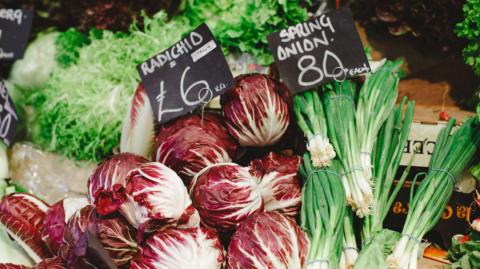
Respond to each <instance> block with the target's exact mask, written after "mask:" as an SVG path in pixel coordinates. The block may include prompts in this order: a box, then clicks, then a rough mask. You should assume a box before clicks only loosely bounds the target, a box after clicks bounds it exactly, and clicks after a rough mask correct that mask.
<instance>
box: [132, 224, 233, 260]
mask: <svg viewBox="0 0 480 269" xmlns="http://www.w3.org/2000/svg"><path fill="white" fill-rule="evenodd" d="M224 264H225V251H224V250H223V247H222V244H221V243H220V240H219V238H218V236H217V234H216V233H215V232H214V231H213V230H209V229H205V228H190V229H168V230H165V231H161V232H157V233H156V234H154V235H153V236H152V237H150V238H149V239H148V240H147V241H146V243H145V245H144V246H143V247H140V248H139V253H138V255H137V256H136V257H135V258H134V259H133V261H132V263H131V266H130V268H131V269H171V268H196V269H222V268H224Z"/></svg>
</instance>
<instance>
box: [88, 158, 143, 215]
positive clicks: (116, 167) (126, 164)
mask: <svg viewBox="0 0 480 269" xmlns="http://www.w3.org/2000/svg"><path fill="white" fill-rule="evenodd" d="M146 162H148V160H147V159H145V158H144V157H141V156H138V155H135V154H132V153H120V154H117V155H114V156H112V157H111V158H109V159H107V160H105V161H103V162H102V163H101V164H100V165H99V166H98V167H97V168H96V169H95V171H94V172H93V174H92V175H91V176H90V178H89V179H88V199H89V202H90V203H91V204H94V205H95V206H96V210H97V212H98V213H99V214H101V215H108V214H110V213H113V212H115V211H117V210H118V208H119V207H120V205H121V204H122V202H123V199H122V197H118V196H117V195H116V194H117V193H116V192H115V189H116V188H120V187H122V186H123V185H124V184H125V178H126V176H127V174H128V172H130V170H132V169H134V168H137V167H138V166H140V165H141V164H142V163H146Z"/></svg>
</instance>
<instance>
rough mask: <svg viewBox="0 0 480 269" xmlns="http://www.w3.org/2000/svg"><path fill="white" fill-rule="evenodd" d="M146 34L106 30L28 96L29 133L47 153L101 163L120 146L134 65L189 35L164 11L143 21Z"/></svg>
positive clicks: (185, 24) (183, 23)
mask: <svg viewBox="0 0 480 269" xmlns="http://www.w3.org/2000/svg"><path fill="white" fill-rule="evenodd" d="M144 24H145V29H144V31H140V30H139V29H138V27H136V26H135V25H133V26H132V27H131V30H130V32H129V33H128V34H118V33H113V32H109V31H103V33H102V37H101V38H92V39H91V41H90V44H89V45H87V46H84V47H82V48H80V49H78V59H76V60H75V62H76V63H75V64H71V65H70V66H69V67H67V68H57V69H55V70H54V72H52V75H51V78H50V79H49V81H48V84H47V86H46V87H45V89H43V90H41V91H36V92H34V93H33V94H32V95H31V96H29V97H28V104H29V105H30V106H31V107H32V108H33V113H32V117H29V118H30V119H31V122H30V124H29V126H30V130H29V134H30V136H31V139H32V141H33V142H34V143H35V144H37V145H39V146H40V147H42V148H43V149H45V150H49V151H54V152H58V153H60V154H63V155H65V156H67V157H69V158H74V159H77V160H92V161H100V160H101V159H103V158H104V157H106V156H108V155H110V154H112V152H113V151H114V150H115V149H116V148H117V147H118V145H119V141H120V133H121V128H122V122H123V118H124V116H125V113H126V110H127V108H128V104H129V102H130V101H131V97H132V95H133V92H134V91H135V89H136V87H137V86H138V83H139V81H140V77H139V75H138V73H137V70H136V66H137V65H138V64H140V63H141V62H142V61H144V60H145V59H148V58H149V57H151V56H153V55H154V54H156V53H158V52H159V51H162V50H164V49H166V48H168V47H169V46H170V45H172V44H173V43H174V42H176V41H177V40H179V39H180V38H181V36H182V34H183V33H186V32H188V31H190V30H191V27H190V25H189V23H188V22H186V21H185V20H184V19H182V18H178V19H175V20H172V21H169V22H168V23H167V15H166V14H165V13H164V12H160V13H158V14H156V15H155V16H154V17H153V18H151V19H150V18H145V21H144Z"/></svg>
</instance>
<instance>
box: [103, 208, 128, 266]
mask: <svg viewBox="0 0 480 269" xmlns="http://www.w3.org/2000/svg"><path fill="white" fill-rule="evenodd" d="M98 240H99V241H100V243H102V245H103V247H104V248H105V250H107V252H108V254H109V256H110V257H111V258H112V260H113V262H114V263H115V264H116V265H117V266H123V265H126V264H128V263H129V262H130V260H131V259H132V258H133V256H134V255H135V253H136V252H137V241H136V240H137V232H136V230H135V229H134V228H133V227H132V226H131V225H130V224H129V223H128V222H127V221H126V220H125V219H124V218H123V217H121V216H117V217H110V218H106V219H99V220H98Z"/></svg>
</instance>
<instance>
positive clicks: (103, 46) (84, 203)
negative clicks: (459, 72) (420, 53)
mask: <svg viewBox="0 0 480 269" xmlns="http://www.w3.org/2000/svg"><path fill="white" fill-rule="evenodd" d="M27 2H28V3H27ZM31 2H32V3H30V2H29V1H25V5H27V6H28V4H29V3H30V5H33V6H35V7H37V6H38V7H42V8H47V9H48V10H49V12H51V14H57V13H58V12H60V13H62V9H63V8H65V7H67V6H68V9H70V10H69V12H70V13H68V14H70V15H69V18H68V20H67V19H65V18H63V17H58V18H57V17H55V18H54V17H52V18H51V20H50V19H48V20H45V18H43V19H42V21H43V22H48V23H53V24H54V26H56V29H44V28H42V29H41V31H37V30H34V36H35V37H34V38H33V39H32V41H31V42H30V43H29V45H28V47H27V48H26V51H25V54H24V57H23V59H20V60H17V61H15V63H14V64H13V67H12V70H11V72H10V73H9V77H8V80H6V81H5V83H3V82H2V85H3V87H2V95H1V96H0V97H1V98H2V100H5V102H6V103H8V102H9V100H10V99H9V98H10V97H11V99H12V101H11V102H12V103H13V104H14V105H15V108H16V111H17V112H18V113H16V114H15V116H16V115H17V114H18V119H16V120H18V124H17V122H15V124H13V125H12V126H11V125H10V121H8V122H7V121H6V120H5V119H2V115H3V114H1V113H0V140H3V141H0V249H1V251H0V269H3V268H4V269H15V268H20V269H28V268H38V269H40V268H59V269H61V268H65V269H71V268H109V269H110V268H112V269H115V268H120V269H126V268H135V269H162V268H165V269H171V268H181V269H191V268H193V269H195V268H198V269H226V268H232V269H233V268H238V269H240V268H252V269H254V268H255V269H277V268H279V269H337V268H341V269H364V268H373V269H416V268H422V265H421V264H422V262H421V261H420V262H419V259H421V258H422V256H423V255H424V253H423V250H424V247H425V246H426V245H428V243H427V242H426V239H429V240H431V237H430V236H429V232H431V231H432V230H433V229H434V227H435V226H436V225H437V224H438V223H439V222H440V221H441V219H442V217H443V216H444V215H445V214H454V212H453V210H452V209H451V208H450V209H449V205H448V203H449V200H450V197H451V196H452V194H453V193H454V191H455V190H460V189H462V190H463V189H469V190H476V189H477V188H476V187H477V185H476V182H475V180H474V179H473V178H477V179H480V164H478V162H479V161H480V103H478V105H477V104H475V109H476V110H475V112H473V111H469V112H465V114H462V115H467V117H461V116H460V117H457V116H456V115H450V114H448V113H447V111H446V110H445V109H444V105H443V107H442V109H441V111H435V113H437V114H438V116H437V115H436V117H438V118H439V119H440V122H441V123H440V126H441V127H439V128H438V129H439V130H440V132H439V133H438V135H437V134H435V136H434V137H433V138H432V140H433V141H432V143H431V144H428V143H427V141H413V142H412V141H410V140H411V136H410V135H411V133H412V129H413V126H415V123H416V122H415V115H416V113H418V112H419V111H421V109H419V108H418V106H417V104H418V102H417V100H415V98H412V96H410V95H409V94H408V92H407V93H406V94H405V92H402V81H403V80H404V79H405V77H406V78H407V79H408V78H409V77H408V76H409V75H411V74H409V67H408V64H410V63H409V62H408V60H407V59H390V58H389V59H387V58H386V57H378V55H379V53H378V52H376V51H372V49H370V48H364V47H363V46H362V43H361V39H362V41H363V39H365V38H367V37H365V36H363V35H362V36H360V35H359V34H358V32H357V30H356V29H361V28H359V27H360V26H358V25H357V26H355V23H354V21H353V18H357V19H359V20H360V22H361V23H363V24H365V25H367V27H370V26H371V25H375V26H379V25H380V26H383V27H385V25H386V27H387V28H388V29H389V31H390V33H392V34H400V33H401V34H403V33H406V32H411V33H412V34H414V35H418V37H419V38H420V39H421V40H422V41H421V43H419V44H427V43H429V41H430V40H432V39H438V41H439V42H438V44H437V45H440V46H444V48H447V47H448V49H449V50H450V49H451V48H456V47H457V46H461V45H462V42H460V41H459V38H457V37H455V36H454V35H453V28H454V26H453V25H454V23H456V22H459V20H460V18H457V17H458V16H459V15H458V14H457V13H459V12H458V11H459V10H457V9H458V8H459V4H458V3H457V2H455V1H452V2H451V3H449V4H445V5H440V4H434V5H432V6H431V9H427V8H426V7H425V6H423V5H419V4H418V3H415V4H412V3H407V2H408V1H406V2H401V3H400V4H398V3H397V2H396V1H388V2H386V3H377V2H378V1H373V2H372V3H368V5H367V4H365V3H363V2H364V1H358V0H357V1H352V3H351V4H350V6H351V7H352V10H353V12H354V14H353V16H352V14H351V11H350V9H349V8H348V7H347V5H345V3H343V1H279V0H268V1H255V0H246V1H244V0H225V1H212V0H206V1H200V0H198V1H197V0H191V1H172V2H171V3H170V2H169V1H158V2H156V3H153V2H151V1H138V2H136V3H127V2H128V1H121V0H115V1H111V2H108V1H78V2H76V3H63V1H58V3H59V4H58V5H53V4H52V3H54V2H55V3H56V1H45V2H42V3H43V4H41V5H40V4H38V3H36V2H35V1H31ZM107 2H108V3H107ZM477 2H478V1H475V0H468V1H466V4H465V6H464V9H463V10H464V17H465V18H464V21H463V22H460V23H459V24H458V25H457V26H456V32H457V34H458V35H459V37H466V38H467V39H469V42H470V43H469V45H468V46H467V48H465V50H464V54H463V57H465V61H466V64H468V65H471V66H472V67H473V69H474V70H475V68H476V60H475V57H476V56H477V55H476V54H475V46H476V45H477V44H475V41H474V40H476V39H475V36H474V35H475V29H474V28H475V27H476V26H475V25H473V24H475V23H474V22H476V21H477V20H478V16H477V14H476V13H475V10H477V9H478V7H477V4H478V5H479V6H480V3H477ZM7 5H8V3H7ZM50 5H53V6H50ZM359 6H365V9H364V10H361V11H359ZM1 7H2V6H1V5H0V33H1V30H2V27H4V26H3V24H2V20H5V19H7V20H8V16H6V15H5V14H9V13H8V11H5V12H3V11H4V10H5V9H1ZM8 7H9V8H16V6H13V5H10V6H8ZM445 7H451V8H455V9H454V11H456V13H455V14H452V15H447V14H443V13H442V12H441V11H442V10H443V8H445ZM407 10H413V11H415V12H414V13H413V14H410V15H409V14H406V13H405V12H406V11H407ZM427 10H430V11H431V12H432V14H425V13H426V12H427ZM2 12H3V13H2ZM372 12H374V14H375V16H374V17H373V21H372V20H370V19H367V18H366V17H365V14H372ZM2 14H3V15H2ZM49 14H50V13H49ZM438 14H442V16H436V15H438ZM430 15H431V16H430ZM2 16H3V17H2ZM47 17H48V16H47ZM54 19H55V20H54ZM433 19H434V20H433ZM419 21H421V22H423V23H429V22H432V21H435V22H438V21H439V22H441V23H443V24H447V23H448V27H447V28H448V29H447V30H448V31H446V32H439V31H432V29H433V30H437V28H436V26H432V25H424V26H423V27H420V26H419V25H418V22H419ZM199 25H200V27H199ZM446 26H447V25H446ZM477 26H478V25H477ZM356 27H357V28H356ZM429 27H430V28H429ZM34 29H36V28H35V27H34ZM372 29H375V27H373V28H371V29H370V28H369V30H372ZM429 31H430V32H429ZM205 32H207V34H208V38H204V37H205V36H207V35H205V36H202V33H205ZM210 32H211V33H210ZM212 34H213V37H212ZM272 36H273V37H274V38H272ZM267 37H268V38H267ZM341 37H346V39H345V40H347V39H348V40H353V41H355V42H354V43H352V44H349V46H343V45H345V44H343V43H342V42H339V41H336V43H335V42H334V40H344V39H341ZM1 38H2V36H1V34H0V41H1ZM203 42H205V43H203ZM282 42H283V43H282ZM344 43H345V42H344ZM272 44H274V46H272ZM279 44H281V45H279ZM1 45H2V43H1V42H0V49H1ZM273 47H275V48H273ZM319 47H320V48H321V49H319V50H316V49H317V48H319ZM269 48H271V50H270V49H269ZM212 51H215V53H216V57H217V56H218V57H220V58H218V57H217V59H220V60H222V61H221V63H216V62H214V61H211V59H212V58H208V57H205V56H206V55H207V54H208V53H210V52H212ZM273 51H275V52H276V53H275V54H276V55H275V57H273V55H272V52H273ZM320 51H321V52H320ZM277 53H278V55H277ZM281 53H285V55H288V57H290V56H292V58H290V62H291V63H293V62H295V61H296V64H295V65H293V64H292V66H285V62H283V63H282V65H280V64H279V62H280V61H282V59H281V57H279V55H280V54H281ZM210 55H212V54H210ZM229 55H230V58H229V61H228V63H229V64H231V61H235V59H240V58H242V59H250V60H252V59H253V61H254V62H253V63H251V65H252V66H253V65H254V66H260V65H263V66H264V67H265V68H261V69H259V68H252V69H248V70H258V72H252V73H241V74H236V75H235V77H234V76H233V75H232V74H231V71H230V70H228V69H229V68H228V67H227V65H226V63H227V61H226V60H225V61H223V60H224V59H223V57H224V56H225V57H227V56H229ZM232 55H233V56H232ZM239 55H243V56H245V55H246V56H245V57H243V56H239ZM312 55H315V57H314V56H312ZM317 56H318V57H317ZM320 56H321V57H320ZM382 56H383V55H382ZM387 56H388V55H387ZM182 57H183V58H182ZM185 57H187V58H188V64H186V62H187V61H186V60H185V59H186V58H185ZM288 57H287V56H285V58H288ZM461 57H462V56H460V58H461ZM206 59H207V60H206ZM232 59H233V60H232ZM319 59H321V60H319ZM0 61H1V59H0ZM190 61H191V62H190ZM202 61H204V62H205V61H208V62H209V64H210V65H208V66H209V68H204V67H205V66H207V65H201V64H198V63H199V62H202ZM246 61H249V60H246ZM147 62H148V63H150V64H151V66H150V67H149V68H150V69H151V70H153V71H151V73H154V71H155V76H151V77H149V78H148V83H147V78H146V77H145V74H144V73H142V72H144V67H145V65H144V64H145V63H147ZM290 62H289V63H290ZM347 62H348V64H347ZM179 63H181V64H179ZM195 63H196V64H195ZM344 63H345V64H344ZM242 64H245V63H242ZM179 66H180V67H181V68H180V67H179ZM174 67H177V68H174ZM161 68H163V69H161ZM168 68H170V70H169V71H172V70H173V72H175V74H174V75H172V76H170V74H169V73H167V72H165V71H164V70H166V69H168ZM183 68H185V69H183ZM201 68H203V69H204V70H201V71H202V72H199V69H201ZM215 68H216V69H215ZM290 68H291V69H290ZM181 69H182V70H181ZM207 69H208V70H207ZM211 69H215V70H216V71H218V70H220V69H222V72H221V73H218V74H222V75H218V74H217V73H216V72H214V71H215V70H211ZM223 69H225V70H223ZM260 70H261V71H263V72H264V73H259V72H260ZM289 70H290V71H291V72H290V73H289V72H288V71H289ZM292 70H294V71H292ZM205 71H207V73H210V76H212V74H214V75H213V76H218V77H220V76H222V77H223V76H225V77H228V78H225V79H224V80H218V81H223V82H224V83H223V82H222V83H218V85H217V83H216V82H215V83H212V81H213V80H210V79H209V78H207V77H206V75H205ZM223 71H225V72H226V73H225V72H223ZM475 71H476V70H475ZM149 72H150V71H149ZM187 72H189V73H188V74H189V76H188V77H187V76H186V74H187ZM285 72H287V73H289V74H288V76H289V77H288V79H286V78H285V76H286V73H285ZM177 73H178V74H177ZM162 76H164V77H167V76H169V77H168V80H169V82H171V81H174V80H178V82H179V83H178V85H179V86H178V89H177V88H176V87H174V86H171V85H170V84H165V83H164V82H165V78H164V77H162ZM232 78H233V79H232ZM220 79H222V78H220ZM209 83H210V84H212V85H210V84H209ZM213 84H214V85H213ZM152 85H153V86H152ZM174 85H175V84H174ZM287 85H288V86H287ZM404 85H405V84H403V86H404ZM422 85H425V84H422ZM165 87H167V89H168V94H170V95H172V94H173V95H177V97H179V100H181V101H182V102H184V103H185V104H190V105H188V107H189V108H188V109H186V107H182V106H181V105H179V106H176V105H178V104H172V103H163V101H164V100H163V98H165V95H166V94H167V93H166V91H165ZM417 90H418V89H417ZM427 90H429V89H427ZM441 94H443V101H444V103H445V98H446V97H445V95H446V94H447V92H442V93H441ZM216 96H217V99H214V100H212V99H213V97H216ZM218 96H219V97H218ZM415 96H416V95H413V97H415ZM172 100H173V99H172ZM209 102H210V103H209ZM1 107H2V109H3V106H1ZM5 107H6V108H5V109H8V107H7V106H5ZM190 108H191V109H190ZM2 109H0V112H2V111H3V110H2ZM162 111H163V112H165V111H166V113H172V114H170V115H171V116H172V117H171V118H168V119H165V118H164V119H162V118H161V115H162V114H161V113H162ZM173 113H175V116H173ZM7 123H8V124H7ZM17 125H18V126H17ZM12 130H14V131H13V132H11V131H12ZM9 132H10V135H12V133H13V135H12V136H14V137H15V141H13V142H15V143H10V142H11V141H7V140H6V138H7V133H9ZM417 142H418V143H417ZM11 144H13V145H11ZM10 146H11V147H10ZM9 147H10V148H9ZM427 147H428V148H427ZM412 152H413V154H411V153H412ZM423 152H427V154H426V155H428V152H430V153H431V158H429V159H428V162H426V163H428V170H425V172H422V171H424V170H422V169H419V167H416V166H415V158H416V154H422V153H423ZM464 177H467V180H465V179H464ZM468 177H470V178H469V179H468ZM465 182H467V183H465ZM472 182H473V183H472ZM460 185H461V186H460ZM22 186H23V187H22ZM404 188H407V189H408V196H409V197H408V201H409V205H408V206H406V207H405V208H401V209H400V212H401V213H402V214H404V215H405V216H406V220H405V221H403V220H402V222H401V223H397V225H400V226H401V227H400V229H398V227H397V228H395V229H392V228H391V227H390V225H389V224H391V223H388V217H387V216H388V215H389V214H390V213H391V212H392V210H394V209H392V208H394V207H395V208H397V207H398V206H396V201H397V199H398V198H399V194H400V193H401V191H402V190H403V189H404ZM478 193H479V192H478V191H477V194H478ZM477 203H478V205H480V201H479V200H478V198H477V200H475V201H472V205H474V204H477ZM395 210H397V211H398V208H397V209H395ZM449 210H450V211H449ZM456 214H457V215H458V214H459V211H458V210H457V213H456ZM462 214H464V215H465V216H464V219H465V223H463V224H461V225H464V226H465V227H467V226H468V227H469V229H470V234H469V235H465V236H463V235H456V236H454V237H453V238H452V244H451V246H450V245H449V246H447V247H445V248H444V250H445V251H444V252H442V253H443V254H442V255H443V256H441V255H440V258H438V259H437V261H442V262H444V263H448V264H446V265H445V266H446V268H448V269H450V268H452V269H456V268H477V267H478V264H479V263H478V259H479V255H478V245H479V244H478V241H479V240H478V239H479V238H478V237H479V236H478V232H479V230H480V222H479V219H478V218H477V217H475V216H476V215H478V212H476V211H475V209H474V208H473V207H472V206H471V207H470V208H468V209H465V210H464V211H462ZM471 219H473V221H471ZM449 238H450V237H449ZM434 243H437V242H434ZM447 248H449V250H448V254H447V251H446V250H447ZM422 269H423V268H422Z"/></svg>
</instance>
